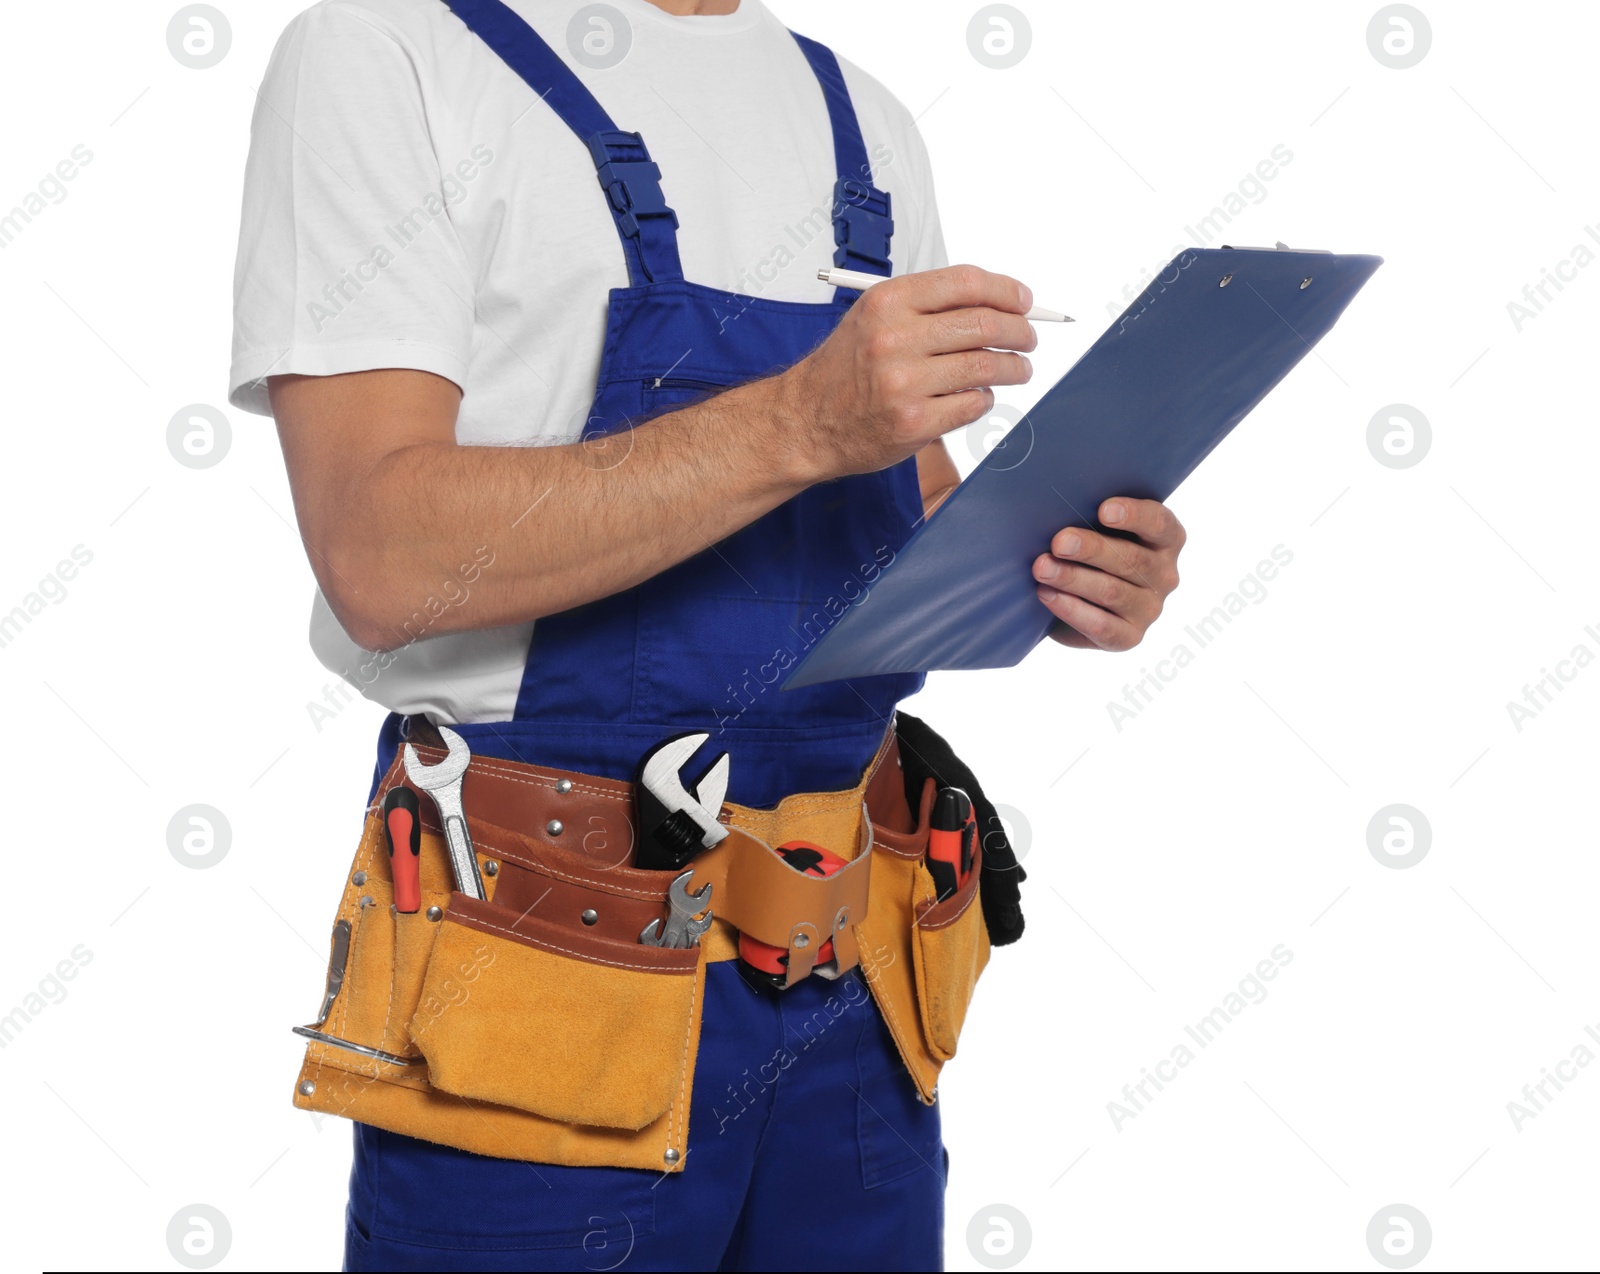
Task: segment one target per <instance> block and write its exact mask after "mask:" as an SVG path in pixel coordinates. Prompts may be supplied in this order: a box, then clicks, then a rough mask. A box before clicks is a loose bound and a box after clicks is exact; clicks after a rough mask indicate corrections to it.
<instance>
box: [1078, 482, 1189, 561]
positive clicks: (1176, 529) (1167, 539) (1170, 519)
mask: <svg viewBox="0 0 1600 1274" xmlns="http://www.w3.org/2000/svg"><path fill="white" fill-rule="evenodd" d="M1099 516H1100V522H1101V524H1102V525H1104V526H1113V527H1116V529H1117V530H1119V531H1128V532H1131V533H1132V534H1134V535H1137V536H1138V537H1139V538H1140V539H1141V540H1143V541H1144V542H1145V543H1146V544H1149V545H1153V546H1154V547H1156V548H1182V547H1183V542H1184V540H1185V539H1187V538H1188V533H1187V532H1185V531H1184V529H1183V523H1182V522H1180V521H1178V517H1177V515H1176V514H1175V513H1173V511H1172V510H1171V509H1169V508H1167V506H1166V505H1164V504H1162V503H1161V502H1160V501H1159V500H1135V499H1132V498H1130V497H1129V496H1123V495H1119V496H1114V497H1112V498H1111V499H1109V500H1107V501H1106V502H1105V503H1104V504H1102V505H1101V506H1100V514H1099Z"/></svg>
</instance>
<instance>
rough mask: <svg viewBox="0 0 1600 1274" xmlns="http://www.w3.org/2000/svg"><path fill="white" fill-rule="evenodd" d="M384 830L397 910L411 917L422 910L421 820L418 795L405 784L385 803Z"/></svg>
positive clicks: (391, 791)
mask: <svg viewBox="0 0 1600 1274" xmlns="http://www.w3.org/2000/svg"><path fill="white" fill-rule="evenodd" d="M383 829H384V831H385V832H387V833H388V838H389V870H390V873H391V874H392V875H393V877H394V909H395V910H396V911H399V912H404V913H405V914H406V915H410V914H411V913H412V912H415V911H419V910H421V908H422V878H421V875H420V873H419V872H418V868H419V866H420V865H421V855H422V819H421V818H420V817H418V813H417V794H416V793H415V792H413V791H412V790H411V789H410V788H409V787H406V786H405V785H404V784H401V785H398V786H396V787H393V788H391V789H389V795H388V796H386V797H384V799H383Z"/></svg>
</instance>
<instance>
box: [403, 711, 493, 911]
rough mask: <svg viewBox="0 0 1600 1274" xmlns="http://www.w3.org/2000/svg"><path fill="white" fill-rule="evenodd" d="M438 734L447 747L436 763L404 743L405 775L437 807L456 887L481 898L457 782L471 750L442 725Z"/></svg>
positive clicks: (459, 784)
mask: <svg viewBox="0 0 1600 1274" xmlns="http://www.w3.org/2000/svg"><path fill="white" fill-rule="evenodd" d="M439 737H440V738H441V739H443V740H444V741H445V745H446V746H447V747H448V748H449V749H450V750H449V752H448V753H446V755H445V758H444V760H442V761H440V762H439V764H438V765H424V764H423V763H422V761H421V759H420V758H419V757H418V756H417V750H416V748H414V747H413V746H412V745H411V744H409V743H408V744H406V750H405V766H406V777H407V778H408V779H410V780H411V782H412V783H413V784H415V785H416V786H417V787H419V788H421V789H422V790H423V791H424V792H426V793H427V794H428V795H429V796H431V797H432V798H433V803H434V804H435V805H436V806H438V807H439V821H440V822H441V823H443V824H444V839H445V843H446V844H447V845H448V846H449V847H450V869H451V871H453V872H454V873H455V878H456V888H457V889H458V890H460V892H462V893H464V894H466V895H467V896H468V897H469V898H479V899H481V898H482V897H483V896H484V893H483V877H482V876H481V875H480V874H479V872H478V853H477V851H476V850H475V849H473V847H472V834H471V833H470V832H469V831H468V830H467V814H466V811H465V810H464V809H463V808H462V806H461V781H462V779H463V778H464V777H465V776H466V773H467V765H468V763H469V762H470V761H471V760H472V750H471V749H470V748H469V747H467V741H466V740H465V739H463V738H462V737H461V736H460V735H459V734H457V733H456V732H455V731H454V730H451V729H448V728H447V727H445V726H440V727H439Z"/></svg>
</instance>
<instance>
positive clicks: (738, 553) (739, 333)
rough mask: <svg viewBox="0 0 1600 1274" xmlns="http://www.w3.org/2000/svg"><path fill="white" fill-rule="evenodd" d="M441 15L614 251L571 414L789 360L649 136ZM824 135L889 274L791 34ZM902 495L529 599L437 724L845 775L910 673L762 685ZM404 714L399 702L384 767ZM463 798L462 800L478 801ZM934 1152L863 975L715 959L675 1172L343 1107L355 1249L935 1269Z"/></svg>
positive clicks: (824, 622) (769, 784)
mask: <svg viewBox="0 0 1600 1274" xmlns="http://www.w3.org/2000/svg"><path fill="white" fill-rule="evenodd" d="M447 3H449V5H450V7H451V9H453V10H454V11H455V13H456V15H457V16H458V17H460V18H461V19H462V20H463V21H464V22H465V23H466V24H467V25H468V27H470V28H471V29H472V30H473V31H474V32H476V33H477V35H478V36H479V37H481V38H482V39H483V40H484V42H485V43H486V44H488V46H489V47H490V48H491V49H493V50H494V52H496V53H497V54H498V55H499V56H500V57H501V58H502V59H503V60H504V61H505V62H506V63H507V64H508V65H509V66H510V68H511V69H512V70H514V71H515V72H516V73H517V74H519V75H520V76H521V77H522V78H523V79H524V80H525V81H527V83H528V84H529V86H530V87H531V88H532V90H533V91H534V92H535V93H536V94H538V95H539V96H541V97H543V98H544V100H545V102H546V103H547V104H548V105H549V107H550V108H551V109H553V110H554V111H555V112H556V113H557V114H558V115H559V116H560V117H561V119H562V120H563V121H565V122H566V124H567V125H568V126H569V127H570V128H571V129H572V131H573V132H574V133H575V134H576V135H577V138H578V139H579V141H580V142H581V143H582V144H584V145H586V146H587V147H588V148H589V151H590V153H591V155H592V156H593V158H594V162H595V166H596V170H597V173H598V176H599V179H600V183H601V185H602V187H603V188H604V189H605V191H606V195H607V202H608V205H609V207H610V209H611V212H612V215H613V217H614V218H615V220H616V224H617V230H618V233H619V236H620V238H621V243H622V250H623V252H624V255H625V256H626V258H627V264H628V275H629V286H628V287H626V288H618V289H615V290H613V291H612V293H611V295H610V304H609V309H608V313H607V320H606V340H605V351H604V355H603V358H602V361H601V366H600V374H599V381H598V385H597V388H596V393H595V399H594V404H593V406H592V407H591V409H590V416H589V424H588V429H587V431H586V432H587V433H588V434H589V435H590V436H597V435H603V434H607V433H611V432H616V431H621V430H626V429H628V428H630V427H631V426H632V425H634V424H636V423H638V422H639V421H640V420H641V419H644V418H646V417H648V416H651V415H656V414H660V413H661V412H662V411H664V410H668V409H670V408H672V407H673V406H676V405H680V404H682V403H684V402H687V401H690V400H692V399H694V398H697V397H700V396H702V395H704V394H705V393H706V392H708V391H710V390H714V389H717V388H722V387H727V386H730V385H735V384H739V383H741V382H743V381H748V380H752V379H756V378H758V377H761V376H765V375H768V374H771V373H774V372H778V371H781V370H783V369H784V368H786V367H788V366H790V365H791V364H793V363H795V362H796V361H798V360H799V359H801V358H803V357H804V356H805V355H806V354H808V353H809V352H810V351H811V350H812V349H814V348H815V347H816V346H817V345H818V344H819V343H820V342H821V341H822V340H823V339H824V338H825V337H826V336H827V335H828V334H829V332H831V331H832V330H833V328H834V326H835V325H836V324H837V323H838V322H839V320H840V318H841V317H842V316H843V315H844V313H845V312H846V310H848V308H849V306H850V304H851V303H852V302H853V301H854V299H855V297H856V295H857V294H856V293H854V292H841V293H835V296H834V299H833V300H832V302H831V303H829V304H817V305H811V304H799V303H793V302H782V301H771V300H763V299H761V298H757V297H747V296H740V295H737V294H735V293H731V292H723V291H719V290H717V289H715V288H709V287H704V286H701V285H700V284H696V283H690V282H688V281H687V280H685V279H684V277H683V271H682V268H681V265H680V263H679V257H678V245H677V234H676V230H677V218H676V216H675V214H674V213H673V212H672V210H671V209H670V208H669V207H668V205H667V203H666V201H665V198H664V196H663V192H662V189H661V185H660V180H659V178H660V170H659V169H658V168H657V166H656V165H655V164H654V163H652V162H651V161H650V158H649V154H648V152H647V150H646V149H645V144H644V141H643V140H642V138H641V137H640V136H639V134H637V133H629V132H624V131H622V130H620V129H619V128H618V127H617V126H616V125H615V124H614V123H613V122H612V121H611V119H610V118H609V117H608V116H607V114H606V112H605V111H604V109H603V108H602V107H601V106H600V104H599V103H598V102H597V101H596V100H595V99H594V97H593V96H592V95H591V94H590V93H589V91H588V90H587V89H586V88H585V87H584V86H583V84H582V82H581V81H580V80H579V79H578V78H577V76H576V75H575V74H574V73H573V72H572V71H571V70H569V69H568V67H567V66H566V64H565V63H564V62H562V61H561V59H560V58H559V57H558V56H557V55H556V54H555V53H554V52H553V51H552V50H551V49H550V48H549V46H548V45H546V44H545V43H544V41H543V40H541V39H540V37H539V36H538V35H537V34H536V33H535V32H534V31H533V30H532V29H531V28H530V27H528V25H527V24H526V23H525V22H523V20H522V19H521V18H519V17H518V16H517V15H516V14H515V13H513V12H512V11H511V10H509V9H508V8H507V7H506V6H505V5H503V4H501V3H500V2H499V0H447ZM795 39H796V40H797V41H798V43H799V47H800V49H801V51H802V52H803V54H804V55H805V58H806V60H807V61H808V62H809V63H810V66H811V69H812V70H813V71H814V72H815V74H816V77H817V80H818V82H819V83H820V85H821V87H822V92H823V96H824V98H825V100H826V103H827V109H828V113H829V118H830V121H831V124H832V129H833V139H834V150H835V157H836V160H837V166H838V182H837V184H836V186H835V189H834V199H833V208H834V232H835V241H836V243H837V244H838V251H837V253H836V254H835V258H834V260H835V263H836V264H837V265H841V266H846V267H849V268H854V269H860V270H865V271H868V272H870V273H875V274H888V273H889V271H890V255H889V250H890V238H891V234H892V231H893V222H892V220H891V219H890V216H889V197H888V195H887V194H885V193H883V192H881V191H878V190H877V189H876V188H874V187H873V185H872V181H871V166H870V164H869V162H868V159H867V153H866V147H865V145H864V143H863V141H862V137H861V130H860V126H859V124H858V123H857V120H856V115H855V110H854V107H853V106H852V105H851V102H850V96H849V92H848V90H847V89H846V87H845V83H844V78H843V76H842V75H841V73H840V70H839V64H838V61H837V59H836V58H835V57H834V55H833V54H832V53H831V52H830V51H829V50H827V49H826V48H824V47H823V46H821V45H819V44H817V43H815V42H814V41H811V40H807V39H806V38H804V37H802V36H796V37H795ZM921 513H922V509H921V499H920V495H919V490H918V483H917V476H916V465H915V461H913V460H907V461H905V462H903V463H902V464H899V465H897V466H895V467H894V468H892V469H888V470H885V471H884V472H881V473H876V474H867V475H862V476H857V477H850V478H845V479H841V480H839V481H836V482H829V483H824V484H822V485H820V486H817V487H813V488H811V489H810V490H808V491H805V492H804V493H802V494H801V495H799V496H796V497H795V498H794V499H792V500H790V501H788V502H787V503H786V504H784V505H782V506H780V507H779V508H777V509H774V510H773V511H772V512H770V513H768V514H767V515H765V516H764V517H762V518H760V519H759V520H757V521H756V522H754V523H752V524H751V525H749V526H747V527H745V528H744V529H743V530H741V531H739V532H737V533H736V534H734V535H732V536H729V537H728V538H727V539H725V540H723V541H721V542H720V543H718V544H717V545H715V546H714V547H712V548H710V549H708V550H706V551H705V552H703V553H701V554H699V555H698V556H696V557H693V558H690V559H689V560H687V561H685V562H682V563H680V564H679V565H678V566H676V567H673V568H672V569H670V570H667V571H664V572H663V573H662V574H660V575H658V576H656V577H655V578H654V579H651V580H648V581H646V582H645V583H643V584H641V585H639V586H638V587H636V588H632V589H629V590H627V591H626V592H623V593H619V594H616V595H615V596H612V597H607V598H603V599H601V600H599V601H596V602H592V603H589V604H588V605H585V606H581V607H577V608H576V609H574V610H571V611H568V612H566V613H564V614H560V615H554V616H550V617H548V618H545V619H541V620H540V621H539V622H538V623H537V625H536V626H535V630H534V636H533V641H532V645H531V647H530V650H529V656H528V662H527V667H526V670H525V672H524V675H523V680H522V686H521V689H520V692H519V694H518V698H517V707H516V714H515V718H514V719H513V720H512V721H509V722H495V723H493V724H481V725H470V724H469V725H461V726H456V727H455V729H456V730H457V731H458V732H459V733H460V734H461V735H462V736H463V737H464V738H465V739H466V740H467V742H468V744H469V745H470V746H471V748H472V750H473V751H474V752H475V753H480V754H483V755H489V756H499V757H505V758H508V759H512V760H519V761H526V762H530V763H536V764H541V765H548V766H556V767H560V768H564V769H570V770H577V771H582V772H585V773H590V774H599V775H605V776H608V777H610V778H617V779H631V778H632V777H633V774H634V769H635V766H636V765H637V763H638V760H639V757H640V755H641V754H642V753H643V752H644V751H645V750H647V749H648V748H649V747H651V746H652V745H653V744H655V743H657V742H659V741H660V740H662V739H663V738H665V737H667V736H669V735H672V734H677V733H681V732H684V731H686V730H706V731H709V732H710V733H711V734H712V735H713V740H714V746H716V747H717V748H722V749H726V750H727V751H728V752H729V754H730V756H731V782H730V787H729V792H728V799H729V800H730V801H734V802H737V803H739V804H744V805H750V806H758V807H759V806H769V805H772V804H775V803H776V802H777V801H778V800H780V799H781V798H782V797H784V796H786V795H788V794H790V793H793V792H801V791H829V790H837V789H842V788H849V787H853V786H854V785H855V784H856V783H857V782H858V781H859V779H860V777H861V774H862V771H863V770H864V769H865V767H866V765H867V764H868V762H869V761H870V760H871V758H872V756H873V755H874V753H875V752H876V751H877V748H878V746H879V744H880V743H881V742H882V739H883V736H884V732H885V730H886V729H887V728H888V725H889V722H890V720H891V719H892V716H893V712H894V707H895V705H896V703H897V702H898V701H899V700H900V699H902V698H903V697H905V696H906V695H909V694H911V693H913V692H914V691H915V690H917V689H918V688H919V687H920V685H921V682H922V678H921V676H920V675H915V674H912V675H900V676H886V677H875V678H869V679H863V680H859V681H855V682H849V683H842V682H841V683H833V684H829V685H823V686H815V687H810V688H807V689H803V690H798V691H792V692H780V690H779V685H780V684H781V682H782V680H783V674H784V673H786V671H787V669H788V668H789V667H791V666H792V665H793V664H794V663H795V662H797V661H798V659H799V657H800V656H801V655H803V654H804V653H805V651H806V650H807V649H808V648H809V647H810V645H812V644H814V643H815V641H816V640H817V639H818V638H819V637H820V636H821V634H822V633H823V632H824V631H826V629H827V628H828V627H829V626H831V624H832V623H833V622H834V620H835V619H837V617H838V615H839V614H841V613H842V611H843V608H844V607H845V606H847V605H848V604H849V602H850V601H851V600H852V599H854V598H856V597H859V596H860V595H861V593H862V591H864V589H865V588H866V587H867V586H868V585H869V584H870V583H871V582H872V581H873V580H874V579H875V578H876V576H877V574H878V573H879V572H880V571H881V570H882V569H883V568H884V566H886V565H887V564H888V562H890V561H892V560H893V557H894V555H895V554H896V553H897V552H898V551H899V549H900V547H901V546H902V545H903V544H904V542H905V540H906V538H907V537H908V536H909V534H910V531H911V528H912V526H913V525H914V524H915V522H916V521H917V519H918V518H920V516H921ZM403 725H404V723H403V721H402V719H401V718H399V717H391V718H390V720H389V721H388V723H387V724H386V726H385V728H384V731H383V735H382V738H381V739H380V743H379V757H378V772H379V773H380V774H381V773H382V772H383V771H384V770H386V769H387V767H388V765H389V764H390V762H391V761H392V760H393V758H394V754H395V750H396V748H397V747H398V745H399V742H400V739H401V734H402V730H403ZM471 813H472V811H471V810H470V809H469V810H468V811H467V814H468V817H469V819H470V817H471ZM945 1166H946V1160H945V1156H944V1151H943V1148H942V1145H941V1142H940V1135H939V1116H938V1111H937V1109H936V1108H933V1107H926V1106H923V1105H922V1104H921V1103H920V1102H919V1101H918V1100H917V1097H916V1093H915V1090H914V1088H913V1086H912V1083H911V1080H910V1078H909V1076H908V1075H907V1074H906V1073H905V1070H904V1067H903V1065H902V1063H901V1061H900V1059H899V1056H898V1054H897V1053H896V1051H895V1048H894V1044H893V1042H892V1040H891V1039H890V1036H889V1034H888V1031H887V1028H886V1027H885V1026H884V1024H883V1022H882V1019H881V1017H880V1016H879V1014H878V1011H877V1009H876V1007H875V1006H874V1005H873V1002H872V999H871V997H870V995H869V994H868V992H867V988H866V986H865V984H864V983H863V982H862V981H861V980H860V977H859V973H853V974H850V975H847V977H846V978H844V979H841V980H840V981H838V982H833V983H829V982H825V981H823V980H822V979H819V978H809V979H807V980H806V981H804V982H802V983H801V984H799V985H798V986H796V987H794V988H792V989H791V990H789V991H787V992H783V993H779V992H776V991H774V990H772V989H771V988H769V987H766V986H756V985H753V984H752V983H750V982H747V981H746V980H745V979H744V978H743V977H742V976H741V972H740V969H739V966H738V964H737V962H733V961H729V962H724V963H717V964H713V965H711V966H710V967H709V968H708V970H707V979H706V1000H705V1008H704V1014H703V1026H702V1035H701V1041H700V1051H699V1061H698V1065H697V1067H696V1073H695V1080H694V1097H693V1103H692V1114H691V1126H690V1135H689V1149H688V1154H687V1157H686V1158H685V1161H684V1170H683V1171H682V1172H681V1173H676V1174H672V1175H671V1176H665V1177H658V1176H657V1175H656V1174H653V1173H646V1172H640V1171H637V1170H632V1169H610V1168H569V1167H560V1166H553V1165H546V1164H527V1163H520V1162H514V1161H509V1160H499V1159H492V1158H485V1157H482V1156H478V1155H471V1154H467V1153H465V1152H462V1151H458V1150H452V1149H449V1148H446V1147H441V1146H437V1145H432V1144H429V1143H426V1142H421V1141H416V1140H413V1139H410V1138H406V1137H402V1136H398V1135H396V1134H393V1133H386V1132H382V1131H379V1130H377V1129H374V1128H371V1127H368V1126H365V1125H357V1128H356V1157H355V1167H354V1171H353V1173H352V1177H351V1187H350V1206H349V1214H348V1226H347V1237H346V1263H347V1268H350V1269H411V1268H415V1269H456V1268H460V1269H508V1270H509V1269H520V1270H534V1269H551V1270H555V1269H611V1268H616V1267H618V1266H622V1267H624V1268H627V1269H640V1270H645V1269H695V1270H706V1269H730V1270H731V1269H786V1270H793V1269H863V1270H865V1269H935V1268H939V1267H940V1266H941V1265H942V1252H943V1245H942V1229H943V1188H944V1176H945Z"/></svg>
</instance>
